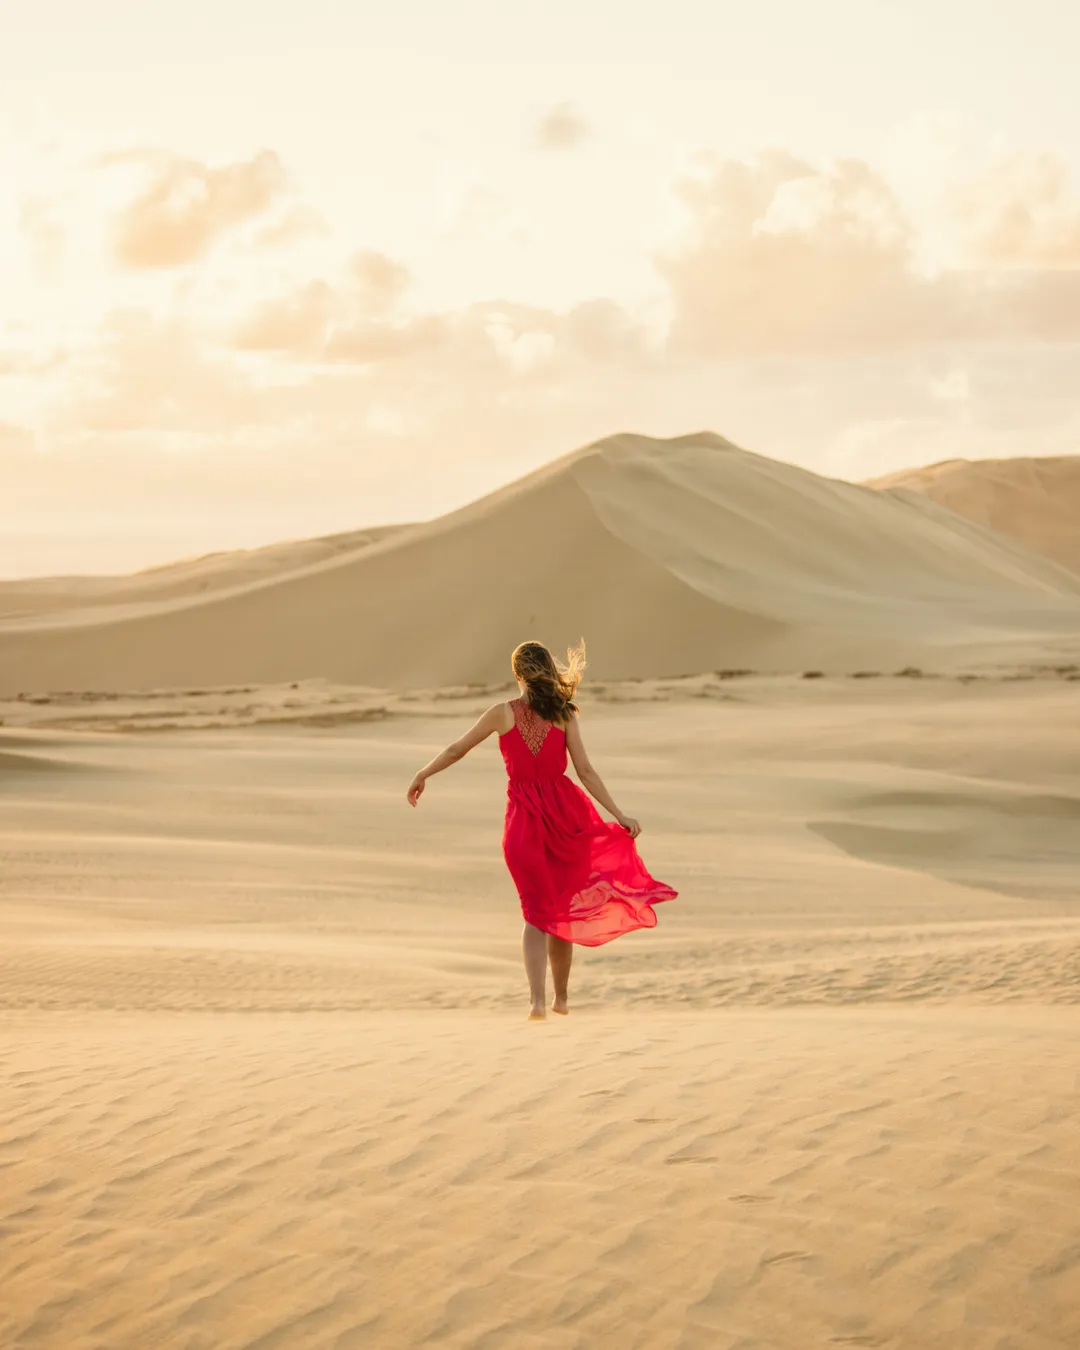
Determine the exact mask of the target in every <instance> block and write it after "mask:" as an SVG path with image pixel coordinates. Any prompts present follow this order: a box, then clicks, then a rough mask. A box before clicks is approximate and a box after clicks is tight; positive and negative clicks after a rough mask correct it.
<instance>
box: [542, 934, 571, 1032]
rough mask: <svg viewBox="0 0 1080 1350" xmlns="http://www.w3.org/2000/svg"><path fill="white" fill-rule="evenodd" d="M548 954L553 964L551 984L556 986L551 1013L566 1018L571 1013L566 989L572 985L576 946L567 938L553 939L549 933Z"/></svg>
mask: <svg viewBox="0 0 1080 1350" xmlns="http://www.w3.org/2000/svg"><path fill="white" fill-rule="evenodd" d="M547 952H548V960H549V961H550V962H551V982H552V984H553V985H554V986H555V999H554V1002H553V1003H552V1005H551V1011H552V1012H557V1013H562V1014H563V1015H564V1016H565V1015H566V1013H567V1012H568V1011H569V1008H568V1007H567V997H568V995H567V988H566V987H567V985H568V984H569V983H570V963H571V962H572V961H573V959H574V944H573V943H572V942H567V941H566V939H565V938H557V937H552V936H551V934H550V933H549V934H548V940H547Z"/></svg>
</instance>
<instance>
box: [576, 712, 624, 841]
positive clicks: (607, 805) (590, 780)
mask: <svg viewBox="0 0 1080 1350" xmlns="http://www.w3.org/2000/svg"><path fill="white" fill-rule="evenodd" d="M566 748H567V750H568V751H569V752H570V758H571V760H573V763H574V769H575V770H576V771H577V776H578V778H579V779H580V780H581V786H582V787H583V788H584V789H585V791H586V792H587V793H588V794H589V796H590V797H594V798H595V799H596V800H597V801H598V802H599V803H600V805H601V806H602V807H603V808H604V810H605V811H610V812H611V814H612V815H613V816H614V817H615V819H616V820H617V821H618V822H619V824H620V825H621V826H622V827H623V829H624V830H626V831H628V833H629V835H630V837H631V839H636V838H637V837H638V835H639V834H640V833H641V826H640V825H639V824H638V822H637V821H636V820H635V819H634V818H633V816H627V815H624V814H623V813H622V812H621V811H620V810H619V808H618V807H617V806H616V805H615V802H614V800H613V799H612V796H611V793H610V792H608V790H607V788H606V787H605V786H604V780H603V779H602V778H601V777H600V775H599V774H598V773H597V772H596V770H595V769H594V768H593V766H592V761H591V760H590V759H589V756H588V754H587V753H586V751H585V742H584V741H583V740H582V739H581V726H580V724H579V719H578V718H577V717H571V719H570V721H569V722H568V723H567V727H566Z"/></svg>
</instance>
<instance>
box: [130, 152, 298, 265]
mask: <svg viewBox="0 0 1080 1350" xmlns="http://www.w3.org/2000/svg"><path fill="white" fill-rule="evenodd" d="M103 162H105V163H107V164H119V163H125V162H126V163H138V162H141V163H143V164H144V165H146V166H147V167H150V168H152V170H153V176H152V178H151V180H150V182H149V183H148V184H147V185H146V186H145V188H144V189H143V190H142V191H141V192H140V194H139V195H138V196H137V197H136V198H135V199H134V200H133V201H131V202H129V203H128V204H127V205H126V206H125V207H123V208H122V209H121V210H120V212H119V213H118V215H117V217H116V220H115V223H114V252H115V256H116V259H117V261H118V262H119V263H120V264H121V265H122V266H123V267H127V268H132V269H143V268H169V267H180V266H182V265H183V264H185V263H190V262H194V261H196V260H197V259H199V258H201V257H203V256H204V255H205V254H206V253H208V252H209V250H210V249H211V248H212V246H213V245H214V244H215V243H216V242H217V241H218V240H219V239H220V238H221V237H222V236H223V235H225V234H227V233H228V232H229V231H230V230H232V229H234V228H235V227H236V226H238V225H241V224H243V223H245V222H247V221H249V220H252V219H254V218H256V217H257V216H260V215H262V214H263V213H264V212H265V211H266V210H267V209H268V208H269V207H270V206H271V205H272V204H273V202H274V201H275V200H276V199H277V198H278V196H279V195H280V194H281V193H282V192H283V191H284V188H285V184H286V176H285V171H284V169H283V167H282V165H281V161H280V160H279V159H278V157H277V155H275V154H274V153H273V152H272V151H270V150H263V151H260V152H259V153H258V154H257V155H255V156H254V158H252V159H250V160H245V161H241V162H239V163H236V164H226V165H223V166H222V167H220V168H211V167H210V166H208V165H206V164H202V163H200V162H198V161H197V160H193V159H183V158H181V157H179V156H175V155H168V154H165V153H163V152H128V153H126V154H124V155H113V156H110V157H108V158H107V159H106V160H105V161H103Z"/></svg>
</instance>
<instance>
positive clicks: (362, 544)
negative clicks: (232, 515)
mask: <svg viewBox="0 0 1080 1350" xmlns="http://www.w3.org/2000/svg"><path fill="white" fill-rule="evenodd" d="M404 529H408V526H405V525H381V526H374V527H372V528H371V529H367V530H350V531H348V532H347V533H345V534H329V535H323V536H321V537H319V538H316V539H301V540H297V541H295V542H290V543H285V544H269V545H267V547H266V548H252V549H234V550H231V551H228V552H224V553H207V554H204V555H203V556H202V557H199V558H186V559H184V560H183V561H181V562H175V563H169V564H167V565H166V566H164V567H150V568H147V569H146V571H143V572H135V573H133V574H132V575H130V576H114V577H80V576H71V577H31V578H26V579H23V580H19V581H0V620H3V619H24V618H30V617H33V616H36V615H41V614H49V615H52V616H53V620H54V621H55V620H56V619H57V618H58V617H60V616H62V615H63V614H64V613H65V612H68V613H70V612H72V611H85V610H87V609H93V610H95V611H96V612H97V616H98V617H101V618H105V617H110V616H112V617H115V615H116V613H117V611H119V610H122V609H124V608H125V607H127V606H131V605H142V604H146V603H147V602H148V601H149V602H153V601H164V600H175V599H184V598H189V597H197V596H200V595H207V594H211V593H213V592H214V591H220V590H230V589H235V588H237V587H240V586H244V585H247V584H249V583H251V582H253V581H261V580H265V579H266V578H268V577H273V576H280V575H281V574H282V573H285V572H296V571H298V570H300V569H301V568H304V567H308V566H310V565H311V564H312V563H318V562H324V561H325V560H326V559H328V558H340V557H342V556H343V555H345V554H350V555H351V554H354V553H357V552H359V550H361V549H363V548H366V547H367V546H368V545H369V544H375V543H379V542H380V541H381V540H383V539H387V538H390V537H391V536H392V535H393V534H396V533H398V532H399V531H401V530H404Z"/></svg>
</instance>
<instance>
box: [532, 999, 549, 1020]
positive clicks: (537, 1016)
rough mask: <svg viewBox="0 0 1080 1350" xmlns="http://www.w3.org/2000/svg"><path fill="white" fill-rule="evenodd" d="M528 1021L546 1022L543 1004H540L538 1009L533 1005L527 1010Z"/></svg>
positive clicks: (545, 1011)
mask: <svg viewBox="0 0 1080 1350" xmlns="http://www.w3.org/2000/svg"><path fill="white" fill-rule="evenodd" d="M529 1021H530V1022H546V1021H547V1010H546V1009H545V1008H544V1006H543V1004H541V1005H540V1007H537V1006H536V1004H535V1003H534V1004H533V1006H532V1007H531V1008H530V1009H529Z"/></svg>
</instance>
